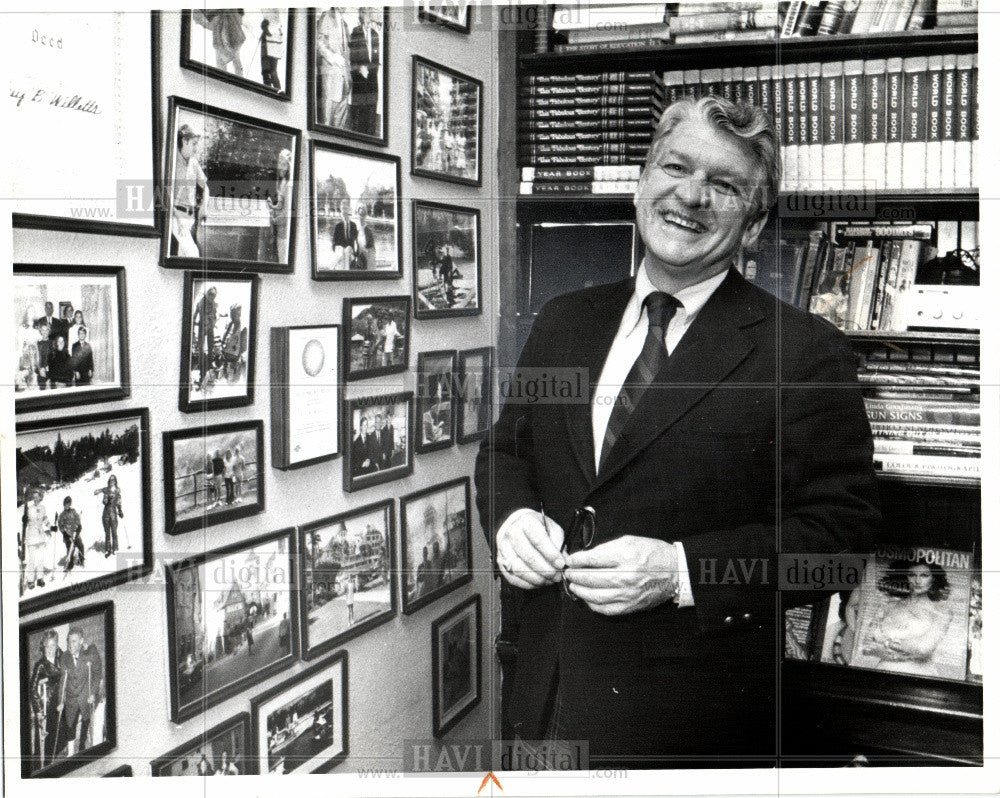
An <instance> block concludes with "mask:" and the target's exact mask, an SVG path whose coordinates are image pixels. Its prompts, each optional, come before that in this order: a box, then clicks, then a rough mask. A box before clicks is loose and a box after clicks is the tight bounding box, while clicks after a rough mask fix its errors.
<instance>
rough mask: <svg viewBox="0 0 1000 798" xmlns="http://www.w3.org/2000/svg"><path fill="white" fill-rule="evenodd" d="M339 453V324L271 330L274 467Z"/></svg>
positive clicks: (316, 460)
mask: <svg viewBox="0 0 1000 798" xmlns="http://www.w3.org/2000/svg"><path fill="white" fill-rule="evenodd" d="M338 454H340V325H339V324H324V325H317V326H311V327H305V326H303V327H272V328H271V465H272V466H274V467H275V468H279V469H282V470H285V469H291V468H302V467H303V466H307V465H312V464H314V463H320V462H323V461H324V460H330V459H332V458H334V457H336V456H337V455H338Z"/></svg>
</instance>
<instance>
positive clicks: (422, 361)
mask: <svg viewBox="0 0 1000 798" xmlns="http://www.w3.org/2000/svg"><path fill="white" fill-rule="evenodd" d="M456 356H457V353H456V352H455V350H454V349H441V350H438V351H436V352H421V353H420V354H419V355H417V452H418V453H420V454H424V453H426V452H434V451H437V450H438V449H447V448H448V447H449V446H452V445H454V443H455V359H456Z"/></svg>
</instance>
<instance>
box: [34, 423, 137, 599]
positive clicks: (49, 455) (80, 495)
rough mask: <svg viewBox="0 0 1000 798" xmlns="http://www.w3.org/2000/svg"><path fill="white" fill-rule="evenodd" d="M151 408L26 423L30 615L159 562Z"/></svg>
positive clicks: (133, 575)
mask: <svg viewBox="0 0 1000 798" xmlns="http://www.w3.org/2000/svg"><path fill="white" fill-rule="evenodd" d="M149 450H150V428H149V412H148V411H147V410H146V408H136V409H133V410H117V411H114V412H109V413H98V414H95V415H84V416H74V417H71V418H69V419H48V420H44V421H31V422H26V423H22V424H18V425H17V427H16V452H15V464H16V468H17V517H18V519H20V521H21V524H20V529H19V532H18V536H17V538H18V559H19V570H20V580H19V582H20V603H19V607H20V613H21V614H22V615H26V614H28V613H30V612H35V611H36V610H39V609H42V608H44V607H48V606H51V605H53V604H56V603H58V602H60V601H65V600H67V599H70V598H75V597H77V596H80V595H83V594H85V593H92V592H96V591H99V590H105V589H107V588H109V587H114V586H115V585H120V584H123V583H124V582H127V581H129V580H132V579H138V578H140V577H142V576H145V575H146V574H148V573H149V572H150V571H151V569H152V565H153V533H152V521H151V512H150V500H149V494H150V461H149Z"/></svg>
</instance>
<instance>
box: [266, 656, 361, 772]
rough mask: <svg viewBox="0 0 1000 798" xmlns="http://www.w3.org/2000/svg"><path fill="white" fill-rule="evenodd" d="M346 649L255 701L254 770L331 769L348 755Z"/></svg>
mask: <svg viewBox="0 0 1000 798" xmlns="http://www.w3.org/2000/svg"><path fill="white" fill-rule="evenodd" d="M347 680H348V674H347V652H346V651H340V652H338V653H336V654H334V655H333V656H331V657H328V658H327V659H325V660H322V661H320V662H317V663H316V664H314V665H312V666H311V667H309V668H306V669H305V670H304V671H302V673H299V674H296V675H295V676H294V677H292V678H291V679H289V680H288V681H286V682H285V683H284V684H279V685H277V686H276V687H273V688H271V689H270V690H268V691H267V692H266V693H264V694H263V695H259V696H257V697H256V698H254V699H253V700H252V701H251V702H250V719H251V722H252V728H253V731H252V735H253V741H254V750H255V752H256V762H255V764H256V767H255V772H257V773H260V774H262V775H264V774H266V775H274V776H280V775H286V774H290V773H326V772H328V771H330V770H332V769H333V768H335V767H336V766H337V765H339V764H340V763H341V762H343V761H344V760H345V759H346V758H347V754H348V725H347V721H348V713H347Z"/></svg>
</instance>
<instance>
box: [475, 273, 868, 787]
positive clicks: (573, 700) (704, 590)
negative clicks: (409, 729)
mask: <svg viewBox="0 0 1000 798" xmlns="http://www.w3.org/2000/svg"><path fill="white" fill-rule="evenodd" d="M633 289H634V282H633V281H632V280H627V281H624V282H620V283H617V284H614V285H604V286H598V287H595V288H590V289H586V290H583V291H578V292H575V293H572V294H568V295H566V296H563V297H559V298H557V299H555V300H552V301H551V302H549V303H548V304H547V305H546V306H545V307H544V308H543V309H542V311H541V313H540V314H539V316H538V318H537V320H536V321H535V324H534V326H533V328H532V331H531V335H530V336H529V339H528V341H527V343H526V344H525V347H524V350H523V352H522V354H521V359H520V362H519V367H521V368H524V367H535V368H543V369H544V370H545V371H546V372H547V373H548V374H549V375H552V374H561V373H562V372H560V371H559V370H560V369H566V370H573V369H583V370H585V376H584V379H583V385H584V386H586V385H587V383H588V382H589V383H590V384H591V386H593V385H594V384H596V382H597V380H598V379H599V377H600V373H601V370H602V367H603V364H604V360H605V358H606V356H607V353H608V350H609V348H610V346H611V343H612V341H613V339H614V337H615V334H616V333H617V330H618V325H619V323H620V321H621V317H622V313H623V312H624V309H625V306H626V304H627V302H628V300H629V298H630V296H631V294H632V292H633ZM589 399H590V396H589V395H588V396H587V397H584V398H583V400H582V401H579V402H565V401H562V402H558V403H543V402H537V403H534V404H529V403H514V402H511V401H509V400H508V402H507V403H506V405H505V406H504V408H503V410H502V412H501V414H500V417H499V419H498V421H497V423H496V425H495V427H494V428H493V430H492V432H491V434H490V435H489V436H488V438H487V439H486V440H485V441H484V442H483V444H482V446H481V448H480V451H479V455H478V458H477V461H476V477H475V480H476V488H477V504H478V507H479V512H480V516H481V519H482V524H483V528H484V529H485V530H487V538H488V540H489V542H490V546H491V547H494V545H495V540H494V538H495V533H496V530H497V529H498V528H499V526H500V525H501V524H502V522H503V521H504V520H505V519H506V518H507V516H508V515H509V514H510V513H511V512H513V511H514V510H516V509H518V508H520V507H530V508H534V509H538V508H539V507H540V506H541V505H542V504H544V507H545V511H546V513H547V515H548V516H549V517H551V518H552V519H554V520H555V521H556V522H558V523H559V524H560V525H561V526H562V527H563V529H565V530H567V534H569V530H570V529H571V523H572V519H573V514H574V511H575V509H576V508H578V507H581V506H585V505H589V506H591V507H593V508H594V510H595V511H596V515H597V531H596V538H595V542H594V545H599V544H601V543H604V542H607V541H609V540H612V539H614V538H617V537H620V536H622V535H626V534H631V535H638V536H643V537H650V538H658V539H661V540H664V541H668V542H672V541H680V542H682V543H683V545H684V548H685V553H686V557H687V565H688V569H689V572H690V578H691V584H692V589H693V594H694V602H695V604H694V607H692V608H678V607H677V606H676V604H674V603H673V602H667V603H665V604H662V605H660V606H658V607H655V608H653V609H650V610H646V611H642V612H636V613H631V614H627V615H621V616H617V617H609V616H604V615H600V614H598V613H595V612H593V611H591V610H590V609H589V607H587V605H586V604H585V603H583V602H582V601H581V602H574V601H572V600H571V599H570V598H568V597H567V596H566V595H565V594H564V592H563V590H562V588H561V587H560V586H558V585H555V586H549V587H545V588H541V589H537V590H528V591H523V590H519V589H516V588H511V587H510V586H509V585H507V584H506V583H505V582H503V583H502V599H503V624H504V629H505V631H509V630H510V629H511V628H512V627H513V628H514V629H515V632H514V634H513V635H512V636H514V637H515V638H516V646H517V650H518V653H517V662H516V667H515V668H514V672H513V675H512V677H510V678H505V680H504V696H503V699H504V700H503V702H502V718H503V721H504V725H505V727H506V729H507V731H508V732H511V733H516V734H518V735H519V736H520V737H521V738H522V739H528V740H530V739H537V738H538V737H539V736H540V735H541V733H542V731H543V729H542V724H543V722H544V719H545V715H546V702H547V701H548V700H549V699H550V695H549V692H550V690H551V688H552V685H553V682H554V680H555V674H556V673H557V672H558V684H559V694H560V696H561V697H562V699H563V701H562V708H561V719H562V720H563V721H564V722H565V729H566V730H567V734H568V736H570V738H572V739H577V738H578V737H582V738H586V739H588V740H589V741H590V755H591V763H592V765H593V763H594V762H595V761H600V758H601V757H602V756H612V755H620V756H630V757H642V756H643V755H648V756H651V757H653V759H645V760H642V759H640V760H638V761H633V763H632V764H633V766H637V767H664V766H668V765H666V764H665V761H664V760H662V759H657V757H663V756H671V757H678V756H685V755H702V754H719V753H733V754H741V755H744V756H747V755H750V754H761V755H762V756H764V757H765V760H766V758H767V754H768V753H771V754H772V758H771V765H772V766H773V764H774V761H773V752H772V751H770V749H773V745H774V733H773V723H774V712H775V699H774V684H775V679H776V674H775V662H776V657H777V655H778V642H779V640H780V630H779V628H778V626H777V623H778V620H779V618H778V613H777V611H776V609H775V604H776V600H777V592H776V584H777V560H776V557H777V554H778V552H779V551H781V552H783V553H792V552H801V553H836V552H846V551H857V550H865V548H866V546H867V545H868V543H869V540H870V536H871V534H872V532H873V530H874V528H875V526H876V524H877V523H878V520H879V511H878V509H877V500H876V485H875V476H874V470H873V466H872V441H871V432H870V429H869V426H868V421H867V418H866V416H865V412H864V406H863V403H862V400H861V394H860V391H859V389H858V387H857V379H856V373H855V360H854V357H853V355H852V353H851V351H850V348H849V345H848V344H847V341H846V339H845V338H844V336H843V335H842V334H841V333H840V332H838V331H837V330H836V329H835V328H834V327H833V326H832V325H829V324H827V323H826V322H824V321H822V320H820V319H818V318H817V317H813V316H810V315H809V314H806V313H803V312H802V311H800V310H797V309H795V308H791V307H789V306H788V305H785V304H783V303H780V302H779V301H778V300H777V299H775V298H774V297H773V296H771V295H770V294H768V293H766V292H764V291H762V290H761V289H759V288H756V287H755V286H752V285H751V284H750V283H748V282H747V281H746V280H744V279H743V278H742V277H741V276H740V275H739V274H738V273H737V272H736V271H735V270H730V272H729V274H728V275H727V277H726V279H725V280H724V281H723V283H722V284H721V285H720V286H719V288H718V289H717V290H716V291H715V293H714V294H713V295H712V296H711V298H710V299H709V301H708V302H707V303H706V305H705V306H704V307H703V308H702V310H701V311H700V313H699V314H698V316H697V318H696V319H695V320H694V322H693V323H692V325H691V326H690V328H689V329H688V330H687V332H686V334H685V335H684V337H683V338H682V339H681V341H680V343H679V344H678V346H677V347H676V349H675V350H674V351H673V352H672V353H671V356H670V357H669V358H668V359H667V361H666V362H665V364H664V366H663V368H662V370H661V371H660V373H659V374H658V375H657V380H656V383H655V384H654V386H652V387H651V388H650V389H649V390H647V392H646V393H645V395H644V396H643V398H642V400H641V401H640V404H639V405H638V407H637V408H636V409H635V411H634V412H633V414H632V416H631V417H630V419H629V422H628V424H627V426H626V427H625V429H624V430H623V431H622V434H621V435H620V437H619V439H618V441H617V443H616V445H615V448H614V449H613V450H612V452H611V453H610V455H609V458H608V460H607V462H606V465H605V468H604V469H603V470H602V471H601V473H600V474H596V473H595V468H594V442H593V435H592V431H591V429H592V428H591V407H590V402H589ZM491 458H493V462H492V465H491ZM491 475H492V478H493V480H494V482H493V483H492V484H491V482H490V477H491ZM779 514H780V518H781V523H780V528H779V525H778V521H777V519H778V517H779ZM779 547H780V548H779ZM576 548H579V542H578V541H573V540H571V541H570V551H573V550H575V549H576ZM508 676H510V674H508V673H506V672H505V677H508ZM618 761H619V763H620V761H621V760H618ZM669 761H670V762H673V763H677V762H679V760H676V759H671V760H669Z"/></svg>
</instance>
